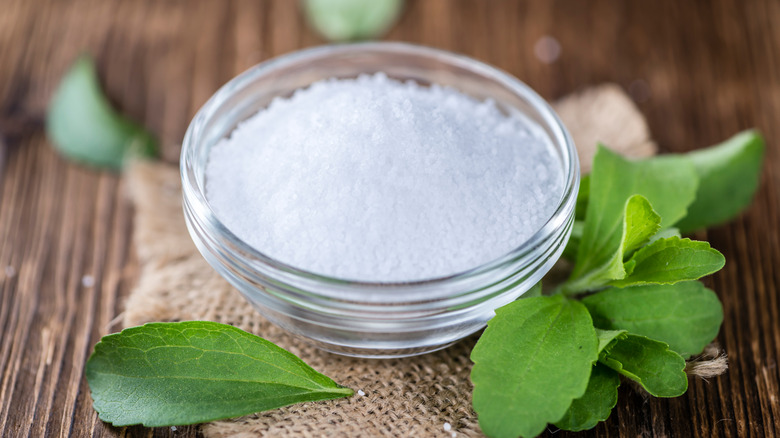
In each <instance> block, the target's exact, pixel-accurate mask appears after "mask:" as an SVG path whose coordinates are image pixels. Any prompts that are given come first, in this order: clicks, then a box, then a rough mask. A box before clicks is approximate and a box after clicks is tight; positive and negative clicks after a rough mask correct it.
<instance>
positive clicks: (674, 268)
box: [609, 237, 726, 287]
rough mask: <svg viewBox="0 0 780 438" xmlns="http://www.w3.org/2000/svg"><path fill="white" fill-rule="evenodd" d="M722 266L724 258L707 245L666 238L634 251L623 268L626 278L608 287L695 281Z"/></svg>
mask: <svg viewBox="0 0 780 438" xmlns="http://www.w3.org/2000/svg"><path fill="white" fill-rule="evenodd" d="M725 263H726V259H725V258H724V257H723V254H721V253H720V252H718V251H717V250H716V249H713V248H711V247H710V244H709V243H707V242H700V241H696V240H691V239H681V238H679V237H669V238H666V239H658V240H656V241H654V242H653V243H651V244H649V245H647V246H645V247H644V248H642V249H640V250H639V251H637V252H636V253H635V254H634V256H633V257H631V259H630V260H629V261H628V262H626V264H625V267H626V273H627V274H628V275H627V276H626V278H624V279H622V280H614V281H611V282H610V283H609V284H610V285H612V286H617V287H626V286H634V285H643V284H673V283H677V282H680V281H686V280H696V279H699V278H701V277H703V276H705V275H709V274H712V273H713V272H717V271H719V270H720V269H721V268H723V265H724V264H725Z"/></svg>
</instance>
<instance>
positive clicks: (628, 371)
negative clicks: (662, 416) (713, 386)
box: [599, 334, 688, 397]
mask: <svg viewBox="0 0 780 438" xmlns="http://www.w3.org/2000/svg"><path fill="white" fill-rule="evenodd" d="M599 362H601V363H603V364H604V365H606V366H608V367H610V368H612V369H613V370H615V371H617V372H619V373H620V374H622V375H624V376H626V377H628V378H629V379H631V380H633V381H635V382H637V383H639V384H640V385H642V387H643V388H644V389H645V390H646V391H647V392H648V393H650V395H653V396H655V397H677V396H680V395H683V394H684V393H685V391H686V390H687V389H688V376H687V375H686V374H685V359H683V358H682V356H680V355H679V354H677V353H675V352H674V351H672V350H670V349H669V346H668V345H666V344H664V343H663V342H659V341H655V340H652V339H650V338H646V337H644V336H639V335H633V334H628V335H626V337H625V338H624V339H618V340H617V341H615V342H614V343H613V344H611V345H610V346H609V347H607V348H606V349H605V350H604V351H602V352H601V356H600V357H599Z"/></svg>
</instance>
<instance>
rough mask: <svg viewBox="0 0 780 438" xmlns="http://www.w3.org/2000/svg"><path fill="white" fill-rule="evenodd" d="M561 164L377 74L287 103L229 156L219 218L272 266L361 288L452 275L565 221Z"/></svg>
mask: <svg viewBox="0 0 780 438" xmlns="http://www.w3.org/2000/svg"><path fill="white" fill-rule="evenodd" d="M561 168H562V166H561V164H560V161H559V158H557V156H556V155H555V153H554V151H553V149H552V146H551V144H550V141H549V139H548V138H547V137H546V136H545V135H544V133H543V131H542V130H541V128H540V127H539V126H538V125H536V124H535V123H534V122H532V121H530V120H528V119H527V118H525V117H523V116H521V115H509V116H508V115H506V114H504V113H502V112H501V111H500V110H499V109H498V107H497V106H496V104H495V103H494V102H492V101H489V100H488V101H484V102H482V101H479V100H476V99H474V98H471V97H469V96H467V95H465V94H463V93H461V92H458V91H456V90H454V89H451V88H444V87H439V86H436V85H433V86H430V87H427V86H421V85H419V84H416V83H414V82H399V81H396V80H392V79H389V78H387V77H386V76H385V75H384V74H381V73H378V74H375V75H371V76H368V75H366V76H361V77H358V78H357V79H350V80H336V79H330V80H325V81H321V82H317V83H315V84H313V85H311V86H310V87H308V88H306V89H301V90H298V91H296V92H295V93H294V94H293V95H292V96H291V97H290V98H285V99H282V98H278V99H276V100H274V101H273V102H272V103H271V104H270V105H269V106H268V107H267V108H266V109H263V110H261V111H260V112H259V113H257V114H255V115H254V116H252V117H250V118H249V119H247V120H245V121H244V122H242V123H241V124H240V125H239V126H238V127H237V128H236V129H235V130H234V131H233V132H232V134H231V135H230V136H229V138H225V139H223V140H221V141H220V142H219V143H218V144H216V145H215V146H214V147H213V148H212V150H211V152H210V157H209V162H208V165H207V171H206V172H207V173H206V188H207V197H208V200H209V203H210V204H211V206H212V208H213V209H214V211H215V213H216V215H217V217H218V218H219V219H220V220H221V221H222V222H223V223H224V224H225V225H226V226H227V227H228V229H230V230H231V231H232V232H233V233H234V234H235V235H236V236H238V237H239V238H241V239H242V240H244V241H245V242H247V243H248V244H250V245H251V246H253V247H254V248H256V249H257V250H258V251H260V252H262V253H263V254H265V255H267V256H269V257H271V258H274V259H276V260H278V261H281V262H284V263H287V264H289V265H292V266H294V267H297V268H300V269H303V270H307V271H310V272H314V273H317V274H322V275H326V276H331V277H337V278H342V279H349V280H359V281H370V282H408V281H415V280H423V279H431V278H436V277H442V276H448V275H452V274H456V273H459V272H463V271H466V270H469V269H471V268H475V267H478V266H480V265H482V264H484V263H487V262H490V261H492V260H495V259H497V258H500V257H501V256H504V255H506V254H507V253H509V252H510V251H512V250H513V249H515V248H517V247H518V246H519V245H521V244H522V243H523V242H524V241H526V240H527V239H528V238H529V237H531V236H532V235H533V234H534V233H535V232H536V231H537V230H539V229H540V228H541V227H542V225H544V223H545V222H546V221H547V220H548V219H549V218H550V217H551V216H552V214H553V212H554V211H555V208H556V206H557V204H558V203H559V201H560V197H561V196H562V192H563V175H562V170H561Z"/></svg>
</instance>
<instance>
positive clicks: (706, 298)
mask: <svg viewBox="0 0 780 438" xmlns="http://www.w3.org/2000/svg"><path fill="white" fill-rule="evenodd" d="M582 303H583V304H585V306H586V307H587V308H588V311H590V315H591V317H592V318H593V323H594V324H595V325H596V327H599V328H602V329H609V330H628V331H629V332H631V333H633V334H637V335H642V336H647V337H648V338H651V339H656V340H658V341H662V342H665V343H667V344H669V348H671V349H672V350H674V351H676V352H677V353H679V354H680V355H681V356H683V357H689V356H691V355H693V354H698V353H699V352H701V351H702V350H703V349H704V347H705V346H707V344H709V343H710V342H712V340H713V339H714V338H715V336H717V335H718V331H719V330H720V325H721V323H722V322H723V307H722V306H721V304H720V300H718V296H717V295H715V293H714V292H712V291H711V290H709V289H707V288H706V287H704V285H703V284H702V283H701V282H699V281H686V282H682V283H677V284H674V285H650V286H635V287H630V288H626V289H615V288H611V289H607V290H604V291H601V292H598V293H596V294H593V295H590V296H588V297H585V298H583V299H582ZM601 332H602V331H601V330H597V333H599V334H601ZM608 333H612V332H611V331H610V332H608ZM599 339H601V335H599Z"/></svg>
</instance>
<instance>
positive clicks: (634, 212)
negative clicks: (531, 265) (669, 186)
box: [560, 195, 661, 294]
mask: <svg viewBox="0 0 780 438" xmlns="http://www.w3.org/2000/svg"><path fill="white" fill-rule="evenodd" d="M660 223H661V218H660V216H658V213H656V212H655V211H654V210H653V207H652V206H651V205H650V203H649V202H648V201H647V199H646V198H645V197H644V196H642V195H633V196H631V197H629V198H628V200H627V201H626V205H625V210H624V212H623V215H622V220H621V221H620V226H621V227H620V230H621V234H620V235H619V236H618V239H619V240H618V242H617V243H618V246H617V248H616V249H615V251H614V252H613V253H612V256H611V257H610V258H609V259H607V260H605V261H604V263H603V264H601V265H600V266H595V265H594V266H593V267H592V268H591V270H590V271H588V272H586V273H584V274H582V275H581V276H580V277H578V278H575V277H572V278H570V279H569V280H567V281H566V282H565V283H564V284H563V285H561V288H560V290H561V291H563V292H564V293H565V294H573V293H577V292H583V291H587V290H595V289H598V288H600V287H603V286H604V285H606V284H608V283H609V282H610V281H611V280H614V279H621V278H624V277H625V276H626V270H625V267H624V264H623V260H624V256H625V255H626V254H628V253H630V252H631V251H633V250H634V249H636V248H638V247H639V246H641V245H643V244H644V243H646V242H647V241H648V240H649V239H650V238H651V237H652V236H653V235H654V234H655V233H656V232H657V231H658V228H659V227H660ZM581 255H582V254H581V253H580V254H578V256H577V257H578V260H579V257H580V256H581Z"/></svg>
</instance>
